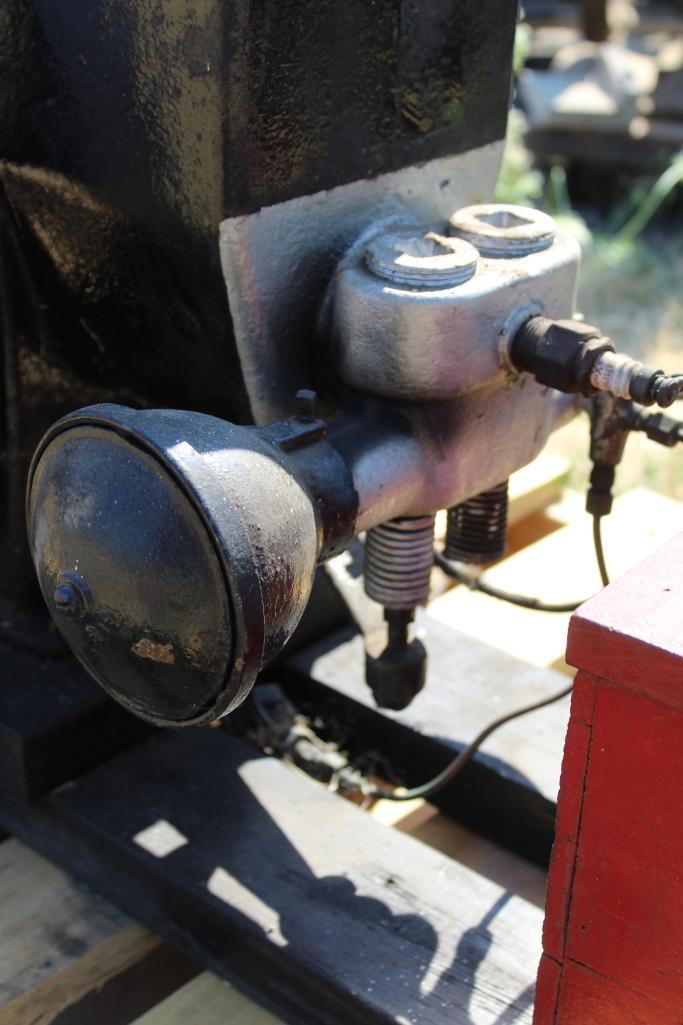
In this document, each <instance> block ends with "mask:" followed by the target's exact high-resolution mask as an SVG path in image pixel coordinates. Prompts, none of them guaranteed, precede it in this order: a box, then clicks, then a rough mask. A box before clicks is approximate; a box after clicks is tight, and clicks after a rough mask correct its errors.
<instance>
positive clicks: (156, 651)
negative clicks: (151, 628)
mask: <svg viewBox="0 0 683 1025" xmlns="http://www.w3.org/2000/svg"><path fill="white" fill-rule="evenodd" d="M131 651H132V652H133V653H134V654H135V655H139V656H140V658H150V659H151V660H152V661H153V662H164V663H165V664H166V665H172V664H173V663H174V662H175V655H174V654H173V649H172V645H171V644H157V643H156V641H150V639H149V637H141V638H140V640H139V641H138V642H137V643H136V644H134V645H133V647H132V648H131Z"/></svg>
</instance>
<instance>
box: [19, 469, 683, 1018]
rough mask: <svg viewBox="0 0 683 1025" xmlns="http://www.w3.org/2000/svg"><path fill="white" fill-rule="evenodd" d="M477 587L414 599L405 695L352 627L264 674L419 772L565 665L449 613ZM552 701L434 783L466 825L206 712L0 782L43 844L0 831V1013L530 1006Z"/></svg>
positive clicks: (531, 532)
mask: <svg viewBox="0 0 683 1025" xmlns="http://www.w3.org/2000/svg"><path fill="white" fill-rule="evenodd" d="M555 469H557V467H556V468H555ZM541 490H542V489H541ZM549 493H553V494H554V493H556V488H555V490H554V491H553V489H552V488H551V491H550V492H548V491H547V490H546V496H547V495H548V494H549ZM624 501H625V500H624ZM648 501H649V499H648ZM652 501H653V502H655V503H659V499H652ZM661 503H663V504H661ZM661 503H660V504H659V505H658V507H657V509H656V510H655V509H654V506H652V507H649V512H648V513H647V515H648V516H650V518H651V519H653V520H657V521H658V522H662V515H663V514H662V509H663V508H664V505H666V500H661ZM539 504H540V505H545V500H544V501H543V502H540V501H539ZM562 508H563V507H560V509H559V510H558V509H556V510H555V511H554V512H553V511H552V510H550V512H549V513H545V514H540V513H539V512H538V506H536V507H534V503H533V501H532V502H531V508H530V510H529V511H528V512H527V513H526V514H525V515H524V516H523V517H522V522H520V523H519V524H518V525H517V527H515V531H517V536H518V537H519V538H521V539H524V541H525V542H528V541H529V540H535V541H536V545H535V547H537V548H539V547H540V548H541V549H542V546H543V545H545V544H547V543H550V541H551V540H553V539H554V538H560V541H559V547H560V549H562V548H563V542H562V539H561V535H563V534H564V535H565V540H564V545H565V546H566V545H567V544H568V542H569V540H570V535H571V532H572V531H575V530H576V527H575V526H565V525H564V521H563V519H562V516H563V515H564V513H562V511H561V510H562ZM564 508H565V511H566V510H567V509H568V508H569V507H567V506H566V503H565V507H564ZM669 511H671V510H669ZM676 511H677V512H678V511H679V507H676ZM652 513H656V515H652V516H651V515H650V514H652ZM629 515H630V514H629ZM634 515H635V514H634ZM637 515H638V516H639V517H642V516H643V515H645V514H644V513H643V507H642V506H640V507H639V512H638V514H637ZM572 516H573V512H572ZM534 519H536V520H537V521H538V522H537V523H536V526H535V527H534V526H530V523H531V522H532V521H533V520H534ZM626 519H627V520H628V515H627V516H626ZM677 525H678V526H680V522H679V519H677ZM632 526H633V529H634V532H637V531H639V530H640V529H641V527H642V523H641V522H638V523H633V524H632ZM665 530H666V528H665V527H663V528H662V532H665ZM566 532H569V534H567V533H566ZM671 532H673V530H672V531H671ZM661 539H662V538H661V535H660V534H657V535H656V536H652V537H651V538H650V539H649V543H651V545H652V546H655V545H656V544H657V542H658V541H660V540H661ZM520 543H523V542H520ZM555 543H556V544H557V542H555ZM607 543H608V556H609V555H610V554H611V553H610V547H609V545H610V542H609V539H608V542H607ZM529 551H531V549H529V548H528V547H527V548H523V549H522V550H520V551H519V552H518V553H517V554H513V555H511V556H510V557H509V559H508V560H506V561H505V562H503V563H501V564H500V565H499V566H498V567H496V568H495V569H493V570H491V571H490V572H491V573H492V574H493V573H496V574H498V573H503V572H504V570H505V566H506V565H508V564H512V563H513V560H515V559H523V558H524V557H526V556H527V552H529ZM612 554H613V553H612ZM637 554H640V553H637ZM548 557H549V556H548V555H547V553H546V552H545V551H544V550H543V549H542V550H541V554H540V557H539V558H540V560H541V561H542V563H543V564H544V566H545V567H546V569H547V565H548V562H547V559H548ZM525 573H526V574H529V573H530V570H529V568H528V567H527V569H526V570H525ZM501 582H502V581H501ZM514 584H515V586H517V587H518V589H523V584H522V582H521V581H519V580H515V581H514ZM531 587H532V584H531V582H530V583H529V588H530V589H531ZM478 597H479V596H477V595H474V594H470V593H468V592H465V591H464V589H462V588H458V589H455V590H450V591H449V592H448V593H444V594H443V596H442V597H440V598H438V599H437V601H435V603H434V606H433V608H432V612H431V614H430V615H429V616H427V617H425V620H424V629H425V630H426V632H427V634H428V644H429V646H430V654H431V659H432V679H431V680H430V685H429V689H428V691H426V692H425V694H424V695H423V696H421V697H420V698H419V699H418V701H417V702H416V703H415V705H414V707H413V709H412V710H408V711H407V712H404V713H400V714H398V715H395V714H386V713H383V712H379V711H377V710H375V709H372V708H371V707H370V703H369V701H368V699H367V695H366V694H365V691H364V686H363V684H362V681H361V680H360V674H359V668H360V665H361V664H362V663H361V660H360V658H359V654H360V648H359V640H358V638H357V637H354V636H353V635H349V636H344V637H341V638H337V640H335V641H334V642H333V643H328V644H327V645H323V646H322V650H321V647H320V646H317V647H314V648H312V649H308V651H306V652H303V653H302V652H299V653H298V654H296V655H294V656H292V657H291V659H290V660H289V663H288V665H287V666H286V667H284V668H282V669H281V673H282V674H283V675H282V677H281V679H282V680H283V681H284V682H285V683H286V684H287V686H288V688H289V689H290V693H291V695H292V696H293V697H294V699H296V700H299V699H302V700H305V699H306V698H310V697H311V695H313V696H314V697H315V700H316V701H318V702H332V704H334V706H335V708H337V709H339V710H341V712H343V713H344V714H345V715H347V716H350V719H349V720H348V721H350V722H352V724H353V727H354V729H355V730H357V731H358V733H359V734H360V735H362V736H364V737H367V738H368V742H372V744H373V745H374V746H375V747H376V748H377V749H378V750H381V749H383V750H384V752H385V754H387V757H389V756H391V755H393V756H394V758H395V763H398V765H399V768H401V769H402V770H403V771H404V773H405V777H406V779H407V780H408V781H409V782H417V781H418V780H422V779H424V778H425V777H426V776H429V775H430V774H431V772H432V771H434V770H435V769H437V768H439V767H440V766H441V765H442V764H443V762H444V761H445V760H446V759H447V758H450V757H452V754H453V750H454V748H457V747H458V746H460V745H461V744H463V743H466V742H467V740H468V739H469V737H471V736H472V735H473V733H474V732H476V731H477V729H478V728H479V727H480V726H481V725H482V723H483V722H485V721H487V720H488V719H490V717H491V715H492V712H493V710H494V709H495V710H496V711H497V710H498V709H501V710H502V708H504V707H514V705H515V704H518V703H521V701H527V700H529V698H530V697H531V696H532V695H535V694H537V693H547V692H549V691H550V690H551V689H556V688H557V687H558V684H559V685H560V686H562V685H564V683H565V678H563V676H562V675H561V674H560V673H559V672H557V670H556V669H554V668H548V667H547V666H544V665H529V664H528V663H527V662H524V661H521V660H520V659H519V658H515V657H514V655H511V654H510V652H509V651H506V650H504V649H505V643H504V641H503V639H504V636H505V630H504V629H503V628H502V627H500V626H495V627H494V632H495V634H496V638H497V640H498V642H499V646H498V647H497V648H496V647H494V645H492V644H491V643H489V642H490V640H491V637H488V638H487V639H486V642H483V641H482V640H481V639H480V638H477V637H475V636H472V635H471V634H470V635H468V634H467V632H466V629H467V622H466V616H465V615H464V613H463V612H462V610H461V609H460V608H459V607H458V611H457V613H455V612H454V613H452V614H450V615H451V620H450V621H449V613H448V611H447V609H448V603H453V602H458V603H459V602H461V601H463V600H464V599H473V600H476V599H478ZM439 603H441V604H439ZM444 610H446V611H444ZM484 614H485V615H487V616H488V615H489V612H486V613H484ZM498 614H501V613H499V612H496V613H495V615H498ZM453 615H457V618H458V624H459V626H460V627H463V628H464V629H461V630H460V631H459V632H458V631H456V630H454V628H453V623H452V616H453ZM490 615H491V616H493V615H494V611H493V609H491V612H490ZM529 616H530V617H531V619H530V621H529V622H530V623H531V622H532V621H535V622H536V623H538V619H537V616H538V614H536V613H529ZM443 620H445V622H444V621H443ZM479 621H480V615H477V616H475V617H474V620H473V622H475V623H478V622H479ZM525 629H526V628H525ZM528 630H529V631H531V632H530V633H529V634H528V636H529V637H530V638H531V639H532V640H533V636H534V634H533V631H534V630H538V626H537V625H536V626H533V627H532V626H531V625H530V626H529V628H528ZM474 632H476V631H474ZM552 661H553V662H554V661H556V658H554V657H553V658H552ZM454 666H455V667H457V670H458V671H457V672H454ZM508 703H509V704H508ZM566 714H567V713H566V709H564V708H561V707H559V706H556V707H554V708H552V709H546V710H544V711H543V712H539V713H535V716H534V717H530V718H529V719H528V720H527V721H526V723H525V724H524V725H522V724H521V723H520V724H519V728H516V727H514V728H513V726H512V725H511V726H510V727H509V728H508V730H506V735H505V736H503V735H502V734H501V735H500V736H499V737H497V738H495V740H494V738H493V737H492V738H491V740H490V742H489V743H488V744H487V745H486V748H485V750H484V752H482V754H481V756H480V757H479V758H478V759H477V761H476V763H475V764H473V765H472V766H471V768H470V770H469V772H468V775H467V776H464V777H463V778H462V779H461V780H460V782H459V784H458V786H457V787H455V788H451V790H450V792H449V791H448V790H447V791H446V792H445V793H444V795H443V796H442V798H441V800H440V807H441V808H442V809H448V810H449V811H450V813H451V816H453V815H456V816H457V817H458V818H459V819H460V824H456V823H455V822H454V821H453V818H452V817H449V816H447V815H445V814H444V812H443V811H440V810H438V809H437V808H436V807H434V806H431V805H429V806H428V805H424V804H423V803H422V802H416V803H411V804H410V805H406V806H403V805H394V804H389V803H387V802H379V803H378V804H376V805H375V807H374V808H372V809H371V810H369V811H366V810H361V809H360V808H358V807H356V806H355V805H353V804H351V803H350V802H347V801H343V800H342V799H340V798H339V797H337V796H336V795H334V794H330V793H328V792H326V791H325V789H324V788H323V787H321V786H320V785H318V784H316V783H313V782H312V781H311V780H309V779H308V778H307V777H304V776H303V775H301V774H300V773H298V772H297V771H296V770H294V769H292V768H290V767H289V766H286V765H284V764H282V763H281V762H279V761H276V760H275V759H273V758H268V757H265V756H262V755H259V754H258V753H256V752H255V751H254V750H253V749H252V748H250V747H248V746H246V745H245V744H244V742H243V741H241V740H239V739H237V738H235V737H232V736H230V735H229V734H227V733H226V732H225V731H223V730H212V729H204V730H196V731H189V732H184V731H183V732H180V733H178V732H168V733H163V734H160V735H155V736H152V737H151V738H150V739H148V740H146V741H145V742H144V743H138V744H137V745H136V746H134V747H133V748H131V749H130V750H124V751H122V752H121V753H120V754H119V755H118V756H117V757H116V758H114V759H113V760H110V761H108V762H107V763H106V764H104V765H102V766H100V767H99V768H97V769H93V770H90V771H87V772H83V773H82V774H80V775H79V776H78V778H77V779H75V780H74V781H73V782H71V783H69V784H68V785H66V786H62V787H61V788H59V789H58V790H56V791H53V792H52V793H50V794H46V795H45V796H44V797H42V798H40V799H33V800H30V799H29V796H28V795H27V794H26V793H22V792H16V791H15V792H5V793H4V794H2V795H0V826H1V827H3V828H4V829H5V830H6V831H7V832H9V833H12V834H14V836H16V837H21V838H22V840H24V841H25V842H26V843H28V844H29V845H31V846H32V847H34V848H35V849H36V850H39V851H42V852H44V853H45V854H46V855H48V857H49V859H50V862H51V863H48V862H46V861H44V860H43V859H42V858H41V857H40V856H39V855H37V854H35V853H33V852H32V851H30V850H29V849H28V848H27V847H25V846H24V845H23V843H22V842H20V840H19V839H9V840H5V841H4V842H3V843H0V949H2V951H3V955H4V956H3V958H1V959H0V1025H51V1023H54V1025H84V1023H86V1022H87V1023H90V1022H97V1023H98V1025H128V1023H132V1022H143V1023H145V1025H156V1023H160V1022H164V1023H169V1025H173V1023H174V1022H176V1021H177V1022H183V1023H185V1025H194V1023H195V1022H196V1023H197V1025H199V1023H201V1025H213V1023H214V1022H216V1023H218V1022H221V1023H222V1025H223V1023H235V1025H269V1023H275V1022H280V1021H282V1022H293V1023H294V1022H296V1023H300V1025H306V1023H310V1025H340V1023H344V1025H346V1023H347V1022H351V1021H352V1022H354V1023H359V1025H365V1023H368V1025H390V1023H393V1025H406V1023H412V1022H419V1023H420V1025H423V1023H424V1025H445V1023H448V1025H474V1023H475V1022H476V1023H490V1025H505V1023H507V1025H515V1023H530V1021H531V1015H532V1003H533V985H534V979H535V973H536V966H537V962H538V954H539V950H540V929H541V921H542V908H541V905H542V901H543V887H544V873H543V871H542V869H541V868H539V867H537V865H534V864H532V863H531V861H530V860H529V859H532V860H535V861H536V862H538V863H543V861H544V860H545V859H546V858H547V855H548V850H549V844H550V839H551V836H552V820H553V814H554V802H555V796H556V790H557V779H558V774H559V763H560V757H561V751H562V743H563V736H564V730H565V725H566ZM127 743H128V742H127ZM463 822H464V823H465V824H466V825H463V824H462V823H463ZM468 825H469V826H476V828H477V830H478V834H481V833H484V834H487V835H488V837H489V839H488V840H486V839H482V837H481V835H478V834H475V833H474V832H472V830H471V829H470V828H468ZM492 841H502V842H504V844H505V847H501V846H500V843H499V842H492ZM510 848H516V849H517V850H518V851H523V852H524V854H525V855H526V858H520V857H519V856H518V855H516V854H514V853H511V851H510ZM53 863H56V864H59V865H61V866H62V869H59V868H56V867H55V866H54V864H53ZM64 869H65V870H67V873H68V874H65V873H64V871H63V870H64ZM75 879H78V880H79V881H78V882H75V881H74V880H75ZM85 886H89V887H90V888H91V889H86V888H85ZM95 892H97V893H99V894H101V895H102V896H94V893H95ZM108 901H111V904H110V903H108ZM114 905H116V906H117V907H118V908H119V909H120V910H114ZM127 916H130V917H127ZM138 923H143V924H138ZM180 951H182V953H180ZM200 966H201V968H200ZM202 969H204V970H202ZM206 969H210V971H207V970H206ZM212 972H213V973H215V974H212ZM219 977H220V979H228V980H230V983H231V985H229V984H226V983H225V982H223V981H220V979H219ZM254 1001H255V1002H254Z"/></svg>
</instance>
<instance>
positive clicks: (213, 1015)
mask: <svg viewBox="0 0 683 1025" xmlns="http://www.w3.org/2000/svg"><path fill="white" fill-rule="evenodd" d="M280 1022H281V1019H279V1018H275V1017H274V1016H273V1015H272V1014H270V1013H269V1012H268V1011H266V1010H264V1009H263V1008H262V1007H259V1005H258V1004H255V1003H254V1002H253V1001H252V1000H249V998H248V997H245V996H244V995H243V994H242V993H238V991H237V990H236V989H233V988H232V986H230V984H229V983H227V982H223V980H222V979H219V978H218V976H217V975H213V974H212V973H211V972H203V973H202V974H201V975H200V976H198V978H196V979H193V980H192V982H188V983H187V984H186V985H185V986H183V988H182V989H181V990H180V992H179V993H176V994H174V995H173V996H172V997H168V999H166V1000H164V1001H163V1002H162V1003H161V1004H158V1005H157V1006H156V1007H155V1008H154V1009H153V1010H151V1011H148V1012H147V1014H143V1016H142V1017H141V1018H137V1019H136V1020H135V1021H134V1022H133V1023H132V1025H280Z"/></svg>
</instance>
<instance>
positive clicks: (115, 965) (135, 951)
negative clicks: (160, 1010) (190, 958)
mask: <svg viewBox="0 0 683 1025" xmlns="http://www.w3.org/2000/svg"><path fill="white" fill-rule="evenodd" d="M164 947H165V944H163V943H162V941H161V940H160V939H159V938H158V937H157V936H155V935H153V934H152V933H150V932H148V931H147V929H145V928H143V926H141V925H136V924H135V923H134V922H132V921H131V919H129V918H128V917H127V916H126V915H125V914H123V913H122V912H120V911H118V910H117V909H116V908H114V907H113V906H112V905H110V904H108V903H107V902H106V901H105V900H103V899H102V898H101V897H97V896H96V895H95V894H93V893H91V892H90V891H89V890H87V889H85V888H84V887H82V886H80V885H78V884H77V883H76V882H74V880H73V879H71V878H70V877H69V876H67V875H65V874H64V872H62V871H61V870H60V869H58V868H55V867H54V866H53V865H51V864H49V863H48V862H47V861H45V860H44V859H43V858H41V857H40V856H39V855H37V854H35V853H34V852H33V851H31V850H29V848H27V847H25V846H24V845H23V844H22V843H20V842H19V841H18V840H15V839H10V840H7V841H5V842H4V843H2V844H0V951H1V952H2V956H1V957H0V1023H2V1025H49V1023H50V1022H53V1021H55V1020H56V1019H57V1018H58V1017H59V1015H60V1014H62V1013H63V1012H64V1011H66V1010H67V1009H70V1010H71V1011H72V1012H73V1011H74V1010H75V1008H77V1007H78V1005H80V1004H82V1003H83V1002H84V1001H86V1000H87V999H88V998H91V1001H93V1002H91V1003H90V1004H89V1007H90V1010H91V1011H92V1013H93V1016H94V1017H93V1018H91V1019H90V1020H94V1019H95V1018H96V1019H97V1021H98V1022H100V1023H103V1022H105V1021H106V1020H107V1018H106V1015H105V1014H104V1013H103V1009H104V1001H103V1002H101V1003H99V1002H98V1000H97V994H99V993H102V992H103V987H104V988H105V989H106V986H107V984H110V983H111V982H112V980H115V979H117V978H120V977H123V976H124V975H126V973H129V972H130V970H131V969H132V968H133V967H134V966H136V965H138V964H143V965H144V966H145V971H146V973H149V971H150V967H151V966H152V963H153V962H154V963H156V962H157V961H159V960H160V958H159V955H160V954H161V953H162V951H163V948H164ZM172 964H173V970H174V972H176V973H177V974H176V978H177V981H176V985H179V984H180V982H181V981H182V979H183V978H188V977H189V974H188V971H187V970H186V969H185V968H184V967H183V964H182V958H181V957H180V956H177V957H175V958H174V959H173V960H172ZM170 988H172V987H171V986H170V985H169V986H167V987H166V990H165V991H164V990H162V991H161V992H162V993H163V992H168V991H169V989H170ZM158 994H159V990H158V987H157V988H156V989H155V988H153V987H151V986H149V984H148V989H147V994H146V998H147V1000H148V1001H154V999H155V998H156V997H157V995H158ZM135 996H136V997H137V999H134V1000H133V1001H131V1002H130V1005H131V1007H132V1008H133V1009H134V1010H135V1009H137V1010H141V1009H143V1008H144V1007H145V1006H149V1004H145V998H144V996H143V994H136V995H135ZM107 999H108V998H107ZM87 1020H88V1019H87V1016H86V1017H84V1018H83V1022H86V1021H87Z"/></svg>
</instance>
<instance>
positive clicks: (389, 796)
mask: <svg viewBox="0 0 683 1025" xmlns="http://www.w3.org/2000/svg"><path fill="white" fill-rule="evenodd" d="M601 526H602V523H601V517H600V516H596V515H594V516H593V544H594V546H595V557H596V559H597V561H598V568H599V570H600V578H601V580H602V582H603V585H604V586H605V587H607V585H608V584H609V574H608V573H607V566H606V565H605V553H604V550H603V546H602V530H601ZM434 559H435V562H436V564H437V566H440V567H441V569H442V570H443V571H444V572H445V573H447V574H448V576H450V577H453V578H454V579H455V580H460V581H462V583H463V584H466V585H467V586H468V587H471V588H472V589H473V590H476V591H481V592H482V593H483V594H488V595H490V596H491V597H492V598H500V599H501V600H502V601H508V602H511V603H512V604H513V605H521V606H522V607H523V608H527V609H541V610H543V611H545V612H573V611H574V609H576V608H578V605H579V604H581V603H580V602H577V603H576V604H575V603H573V602H572V603H570V602H567V603H565V604H563V605H548V604H546V603H545V602H542V601H541V600H540V599H538V598H527V597H525V596H524V595H520V594H511V593H509V592H507V591H500V590H498V588H496V587H491V585H490V584H486V583H484V581H482V580H481V579H479V578H472V577H468V576H467V574H466V573H463V572H462V571H461V570H459V569H458V568H457V566H456V564H455V563H453V562H451V560H450V559H446V558H445V557H444V556H443V555H442V554H441V553H440V552H435V553H434ZM573 687H574V684H573V683H570V684H569V686H568V687H565V688H564V689H563V690H561V691H559V692H558V693H557V694H553V695H552V697H549V698H542V699H541V700H540V701H534V702H533V704H531V705H525V706H524V707H523V708H518V709H517V710H516V711H514V712H508V713H506V715H501V716H500V718H498V719H494V720H493V722H490V723H489V724H488V726H485V727H484V729H483V730H481V732H480V733H478V734H477V736H476V737H475V738H474V740H472V741H470V743H469V744H468V745H467V747H466V748H465V749H464V750H463V751H461V752H460V754H459V755H457V757H456V758H454V759H453V761H452V762H450V763H449V764H448V765H447V766H446V768H445V769H443V770H442V771H441V772H440V773H439V774H438V776H435V777H434V778H433V779H431V780H429V782H427V783H422V784H421V785H420V786H417V787H410V788H408V789H406V788H405V787H397V788H396V789H395V790H388V789H386V788H384V787H364V788H363V794H364V796H365V797H372V798H382V799H383V800H385V801H413V800H415V799H417V798H423V799H426V798H429V797H432V796H433V795H434V794H435V793H437V791H439V790H441V789H442V788H443V787H445V786H446V785H447V784H448V783H451V782H452V781H453V780H454V779H455V778H456V777H457V776H459V775H460V773H461V772H462V770H463V769H464V768H465V766H466V765H468V764H469V763H470V762H471V761H472V759H473V758H474V756H475V754H476V753H477V751H478V750H479V748H480V747H481V745H482V744H483V743H484V741H485V740H486V739H487V737H490V736H491V734H492V733H493V732H494V731H495V730H497V729H499V728H500V727H501V726H504V725H505V724H506V723H508V722H511V721H512V720H513V719H519V718H520V716H522V715H528V714H529V712H535V711H536V710H537V709H539V708H545V707H546V706H547V705H552V704H554V703H555V702H556V701H560V700H561V699H562V698H564V697H567V695H568V694H571V692H572V689H573Z"/></svg>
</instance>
